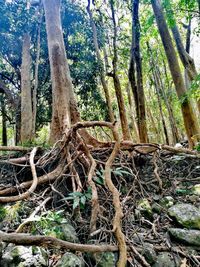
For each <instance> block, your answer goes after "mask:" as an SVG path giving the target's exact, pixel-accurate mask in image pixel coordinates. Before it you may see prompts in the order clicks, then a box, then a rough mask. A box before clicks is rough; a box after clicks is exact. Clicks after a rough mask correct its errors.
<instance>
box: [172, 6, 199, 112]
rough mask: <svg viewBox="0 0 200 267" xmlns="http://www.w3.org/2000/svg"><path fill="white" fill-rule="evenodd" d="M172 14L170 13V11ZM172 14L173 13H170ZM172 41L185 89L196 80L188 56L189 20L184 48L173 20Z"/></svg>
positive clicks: (191, 62) (195, 73)
mask: <svg viewBox="0 0 200 267" xmlns="http://www.w3.org/2000/svg"><path fill="white" fill-rule="evenodd" d="M170 12H171V13H172V11H171V10H170ZM172 14H173V13H172ZM171 30H172V33H173V37H174V40H175V42H176V47H177V50H178V53H179V56H180V59H181V62H182V64H183V66H184V68H185V84H186V88H188V87H189V85H190V83H191V82H192V81H193V80H194V79H195V78H196V76H197V70H196V67H195V63H194V59H193V58H192V57H191V56H190V55H189V50H190V33H191V20H190V22H189V25H188V31H187V39H186V48H184V45H183V42H182V38H181V35H180V32H179V29H178V26H177V24H176V22H175V20H174V23H173V26H172V28H171ZM197 106H198V110H199V112H200V100H199V99H198V100H197Z"/></svg>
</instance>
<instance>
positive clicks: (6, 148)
mask: <svg viewBox="0 0 200 267" xmlns="http://www.w3.org/2000/svg"><path fill="white" fill-rule="evenodd" d="M31 149H32V148H31V147H23V146H0V151H25V152H28V151H30V150H31Z"/></svg>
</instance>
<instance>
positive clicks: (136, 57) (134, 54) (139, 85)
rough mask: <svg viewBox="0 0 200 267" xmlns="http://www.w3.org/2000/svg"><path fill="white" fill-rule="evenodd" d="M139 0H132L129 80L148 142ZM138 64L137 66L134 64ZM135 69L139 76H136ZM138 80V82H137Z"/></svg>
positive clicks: (143, 137)
mask: <svg viewBox="0 0 200 267" xmlns="http://www.w3.org/2000/svg"><path fill="white" fill-rule="evenodd" d="M138 13H139V0H133V1H132V46H131V59H130V67H129V80H130V83H131V87H132V91H133V94H134V99H135V102H136V103H135V105H136V113H137V121H138V130H139V136H140V142H143V143H146V142H147V141H148V136H147V126H146V114H145V100H144V89H143V78H142V62H141V56H140V25H139V14H138ZM134 65H136V67H135V66H134ZM135 70H136V73H137V78H135ZM136 81H137V82H136Z"/></svg>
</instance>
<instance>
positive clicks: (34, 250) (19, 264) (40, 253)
mask: <svg viewBox="0 0 200 267" xmlns="http://www.w3.org/2000/svg"><path fill="white" fill-rule="evenodd" d="M0 266H1V267H30V266H31V267H45V266H48V255H47V253H46V251H45V250H44V249H42V248H40V247H24V246H13V245H11V246H8V247H6V249H5V251H4V253H3V255H2V258H1V260H0Z"/></svg>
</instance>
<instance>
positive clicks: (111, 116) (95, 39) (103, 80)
mask: <svg viewBox="0 0 200 267" xmlns="http://www.w3.org/2000/svg"><path fill="white" fill-rule="evenodd" d="M87 12H88V15H89V18H90V24H91V28H92V33H93V43H94V48H95V52H96V57H97V61H98V65H99V70H100V79H101V84H102V87H103V90H104V94H105V98H106V104H107V107H108V114H109V120H110V121H111V122H114V120H115V118H114V113H113V109H112V104H111V99H110V94H109V90H108V85H107V82H106V77H105V69H104V64H103V61H102V58H101V53H100V49H99V44H98V36H97V29H96V25H95V22H94V19H93V16H92V11H91V9H90V0H88V5H87Z"/></svg>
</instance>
